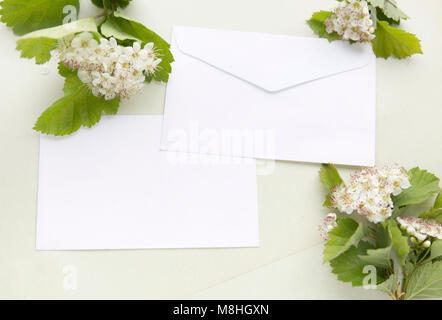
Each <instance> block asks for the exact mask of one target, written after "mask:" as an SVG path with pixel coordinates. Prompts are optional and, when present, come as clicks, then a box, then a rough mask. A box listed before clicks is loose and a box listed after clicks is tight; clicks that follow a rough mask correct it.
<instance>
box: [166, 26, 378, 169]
mask: <svg viewBox="0 0 442 320" xmlns="http://www.w3.org/2000/svg"><path fill="white" fill-rule="evenodd" d="M172 52H173V55H174V57H175V63H174V64H173V73H172V75H171V79H170V81H169V83H168V87H167V95H166V106H165V114H164V130H163V135H162V144H161V146H162V149H164V150H172V151H185V152H191V153H203V154H221V155H226V156H231V155H233V156H242V157H252V158H264V159H276V160H289V161H303V162H319V163H321V162H322V163H328V162H331V163H337V164H346V165H358V166H359V165H364V166H372V165H374V163H375V112H376V59H375V56H374V54H373V52H372V50H371V48H370V46H364V45H352V46H351V45H349V44H348V43H345V42H342V41H336V42H333V43H329V42H328V41H327V40H325V39H316V38H301V37H291V36H279V35H270V34H258V33H248V32H237V31H227V30H212V29H201V28H190V27H174V30H173V37H172Z"/></svg>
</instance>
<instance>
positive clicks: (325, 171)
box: [319, 163, 343, 207]
mask: <svg viewBox="0 0 442 320" xmlns="http://www.w3.org/2000/svg"><path fill="white" fill-rule="evenodd" d="M319 178H320V179H321V182H322V184H323V185H324V186H325V187H326V188H327V190H328V191H329V192H331V191H332V190H333V189H334V188H335V187H336V186H338V185H340V184H342V183H343V180H342V178H341V176H340V175H339V172H338V170H337V169H336V167H335V166H334V165H333V164H331V163H330V164H323V165H322V168H321V170H319ZM324 206H326V207H330V206H331V198H330V193H328V194H327V195H326V196H325V202H324Z"/></svg>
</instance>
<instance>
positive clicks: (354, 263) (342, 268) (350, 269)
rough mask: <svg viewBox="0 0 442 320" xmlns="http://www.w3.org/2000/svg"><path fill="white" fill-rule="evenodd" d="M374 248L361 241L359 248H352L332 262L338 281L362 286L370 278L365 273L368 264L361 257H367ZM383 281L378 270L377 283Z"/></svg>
mask: <svg viewBox="0 0 442 320" xmlns="http://www.w3.org/2000/svg"><path fill="white" fill-rule="evenodd" d="M373 248H374V247H373V246H372V245H371V244H370V243H368V242H365V241H361V242H360V243H359V245H358V247H355V246H351V247H350V248H349V249H348V250H346V251H345V252H344V253H343V254H341V255H340V256H339V257H337V258H336V259H333V260H332V261H331V262H330V266H331V268H332V272H333V273H334V274H336V275H337V276H338V280H340V281H342V282H351V284H352V285H353V286H362V285H363V282H364V278H365V277H367V276H368V274H367V273H364V268H365V267H366V266H367V263H365V262H364V261H362V260H361V259H360V258H359V257H360V256H361V255H365V254H366V253H367V250H370V249H373ZM380 279H381V277H380V276H379V273H378V269H376V282H378V281H379V280H380Z"/></svg>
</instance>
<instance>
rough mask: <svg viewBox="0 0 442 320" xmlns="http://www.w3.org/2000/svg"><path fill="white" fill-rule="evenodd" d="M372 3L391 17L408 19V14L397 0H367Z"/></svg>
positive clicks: (396, 19)
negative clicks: (399, 5)
mask: <svg viewBox="0 0 442 320" xmlns="http://www.w3.org/2000/svg"><path fill="white" fill-rule="evenodd" d="M367 1H368V2H369V3H370V4H371V5H373V6H375V7H377V8H379V9H381V10H382V12H383V13H384V14H385V16H387V17H388V18H390V19H393V20H395V21H400V20H401V19H408V18H409V17H408V15H407V14H406V13H405V12H403V11H402V10H401V9H399V7H398V6H397V3H396V1H395V0H367Z"/></svg>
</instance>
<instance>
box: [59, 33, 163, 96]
mask: <svg viewBox="0 0 442 320" xmlns="http://www.w3.org/2000/svg"><path fill="white" fill-rule="evenodd" d="M58 52H59V54H60V57H61V61H62V62H63V63H64V64H65V65H66V66H68V67H70V68H72V69H78V77H79V78H80V80H81V81H82V82H83V83H85V84H87V85H88V86H89V88H90V89H91V91H92V93H93V94H94V95H96V96H104V98H105V99H106V100H111V99H114V98H115V97H122V98H129V97H131V96H132V95H134V94H136V93H137V92H139V91H140V90H141V89H142V88H143V87H144V83H145V76H146V75H148V74H153V73H155V71H156V70H157V68H158V64H159V63H160V62H161V59H157V57H156V54H155V50H154V45H153V43H148V44H146V45H145V46H144V48H142V47H141V43H139V42H134V44H133V46H132V47H123V46H120V45H118V43H117V40H115V39H114V38H110V39H109V40H108V39H105V38H101V39H100V43H98V42H97V41H96V40H95V39H94V38H93V35H92V34H91V33H88V32H83V33H81V34H79V35H77V36H76V37H74V38H73V39H72V40H71V41H63V42H61V43H60V45H59V48H58Z"/></svg>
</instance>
